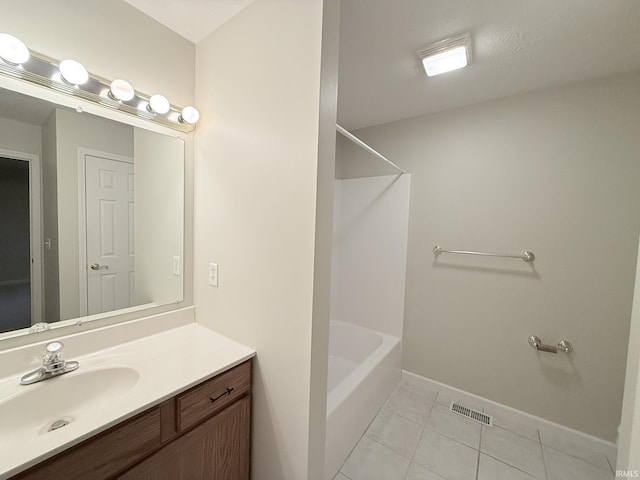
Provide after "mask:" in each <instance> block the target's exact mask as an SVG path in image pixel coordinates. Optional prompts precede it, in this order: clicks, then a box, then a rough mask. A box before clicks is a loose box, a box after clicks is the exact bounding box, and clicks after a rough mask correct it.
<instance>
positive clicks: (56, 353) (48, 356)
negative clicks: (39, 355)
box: [42, 342, 64, 366]
mask: <svg viewBox="0 0 640 480" xmlns="http://www.w3.org/2000/svg"><path fill="white" fill-rule="evenodd" d="M44 349H45V352H46V353H45V355H44V358H43V359H42V363H43V364H44V365H49V366H52V365H55V364H58V363H64V362H61V357H62V351H63V350H64V344H63V343H62V342H51V343H48V344H47V345H46V346H45V347H44Z"/></svg>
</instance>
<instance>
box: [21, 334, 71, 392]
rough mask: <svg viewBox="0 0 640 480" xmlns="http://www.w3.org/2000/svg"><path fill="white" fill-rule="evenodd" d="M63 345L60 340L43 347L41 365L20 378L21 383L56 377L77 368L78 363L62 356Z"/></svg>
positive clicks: (27, 383) (26, 383)
mask: <svg viewBox="0 0 640 480" xmlns="http://www.w3.org/2000/svg"><path fill="white" fill-rule="evenodd" d="M63 350H64V345H63V343H62V342H51V343H48V344H47V346H46V347H45V354H44V357H42V366H41V367H40V368H39V369H37V370H34V371H33V372H30V373H27V374H26V375H24V376H23V377H22V378H21V379H20V384H21V385H31V384H32V383H37V382H41V381H42V380H46V379H48V378H51V377H57V376H58V375H62V374H65V373H68V372H72V371H74V370H75V369H77V368H78V367H79V366H80V364H79V363H78V362H75V361H70V362H67V361H65V360H63V358H62V351H63Z"/></svg>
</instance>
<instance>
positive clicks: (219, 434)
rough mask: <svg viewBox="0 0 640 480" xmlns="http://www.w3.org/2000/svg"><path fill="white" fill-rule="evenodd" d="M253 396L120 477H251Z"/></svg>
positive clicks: (201, 479)
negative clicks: (251, 411) (251, 400)
mask: <svg viewBox="0 0 640 480" xmlns="http://www.w3.org/2000/svg"><path fill="white" fill-rule="evenodd" d="M250 405H251V402H250V397H249V396H248V395H247V396H245V397H244V398H241V399H240V400H238V401H237V402H235V403H234V404H233V405H230V406H229V407H227V408H226V409H224V410H222V411H221V412H220V413H219V414H217V415H216V416H214V417H212V418H211V419H209V420H207V421H206V422H204V423H202V424H201V425H199V426H197V427H196V428H194V429H193V430H192V431H190V432H189V433H186V434H185V435H183V436H181V437H180V438H178V439H176V440H175V441H173V442H171V443H170V444H168V445H166V446H165V447H163V448H162V449H160V450H159V451H158V452H156V453H155V454H153V455H152V456H151V457H149V458H147V459H146V460H144V461H142V462H141V463H139V464H138V465H136V466H135V467H133V468H132V469H131V470H129V471H127V472H126V473H124V474H123V475H121V476H120V477H118V478H119V479H120V480H133V479H136V480H249V464H250V442H251V439H250V427H251V425H250V408H251V407H250Z"/></svg>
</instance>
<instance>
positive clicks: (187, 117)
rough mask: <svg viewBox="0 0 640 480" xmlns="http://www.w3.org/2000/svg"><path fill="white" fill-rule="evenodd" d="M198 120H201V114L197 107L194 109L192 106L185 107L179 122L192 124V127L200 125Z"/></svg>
mask: <svg viewBox="0 0 640 480" xmlns="http://www.w3.org/2000/svg"><path fill="white" fill-rule="evenodd" d="M198 120H200V112H199V111H198V109H197V108H196V107H192V106H191V105H188V106H186V107H184V108H183V109H182V113H180V116H179V117H178V121H179V122H181V123H190V124H192V125H193V124H196V123H198Z"/></svg>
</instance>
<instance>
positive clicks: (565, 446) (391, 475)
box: [334, 381, 614, 480]
mask: <svg viewBox="0 0 640 480" xmlns="http://www.w3.org/2000/svg"><path fill="white" fill-rule="evenodd" d="M451 400H452V398H451V397H449V396H447V395H440V394H438V392H434V391H430V390H427V389H426V388H422V387H420V386H416V385H414V384H411V383H407V382H406V381H402V382H400V384H399V385H398V386H397V387H396V389H395V390H394V392H393V393H392V394H391V396H390V397H389V399H388V400H387V402H386V404H385V405H384V407H383V408H382V410H380V412H379V413H378V415H377V417H376V418H375V419H374V420H373V422H372V423H371V425H370V426H369V428H368V430H367V431H366V432H365V434H364V435H363V436H362V438H361V439H360V441H359V442H358V444H357V445H356V447H355V448H354V449H353V451H352V452H351V455H350V456H349V458H347V460H346V462H345V463H344V465H343V466H342V468H341V470H340V473H338V475H336V477H335V478H334V480H534V479H538V480H611V479H613V478H614V470H613V468H612V466H611V465H612V459H608V458H607V456H606V455H605V454H603V453H599V452H594V451H590V450H588V449H586V448H584V447H582V446H580V445H579V444H578V443H576V442H575V441H572V440H571V439H567V438H564V437H563V438H559V437H558V435H557V434H556V435H552V434H546V433H545V432H540V431H538V430H537V429H536V428H534V427H531V426H527V425H521V424H519V423H517V420H516V421H514V419H513V418H506V417H505V416H504V414H502V415H500V414H498V415H495V416H494V426H493V427H485V426H484V425H480V424H479V423H476V422H474V421H471V420H468V419H466V418H463V417H460V416H458V415H455V414H453V413H450V412H449V411H448V407H449V405H450V403H451ZM461 403H463V404H464V405H466V406H468V407H471V408H477V409H479V410H482V408H481V407H480V406H476V405H473V404H472V403H473V402H468V401H461ZM487 413H490V414H493V412H487Z"/></svg>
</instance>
